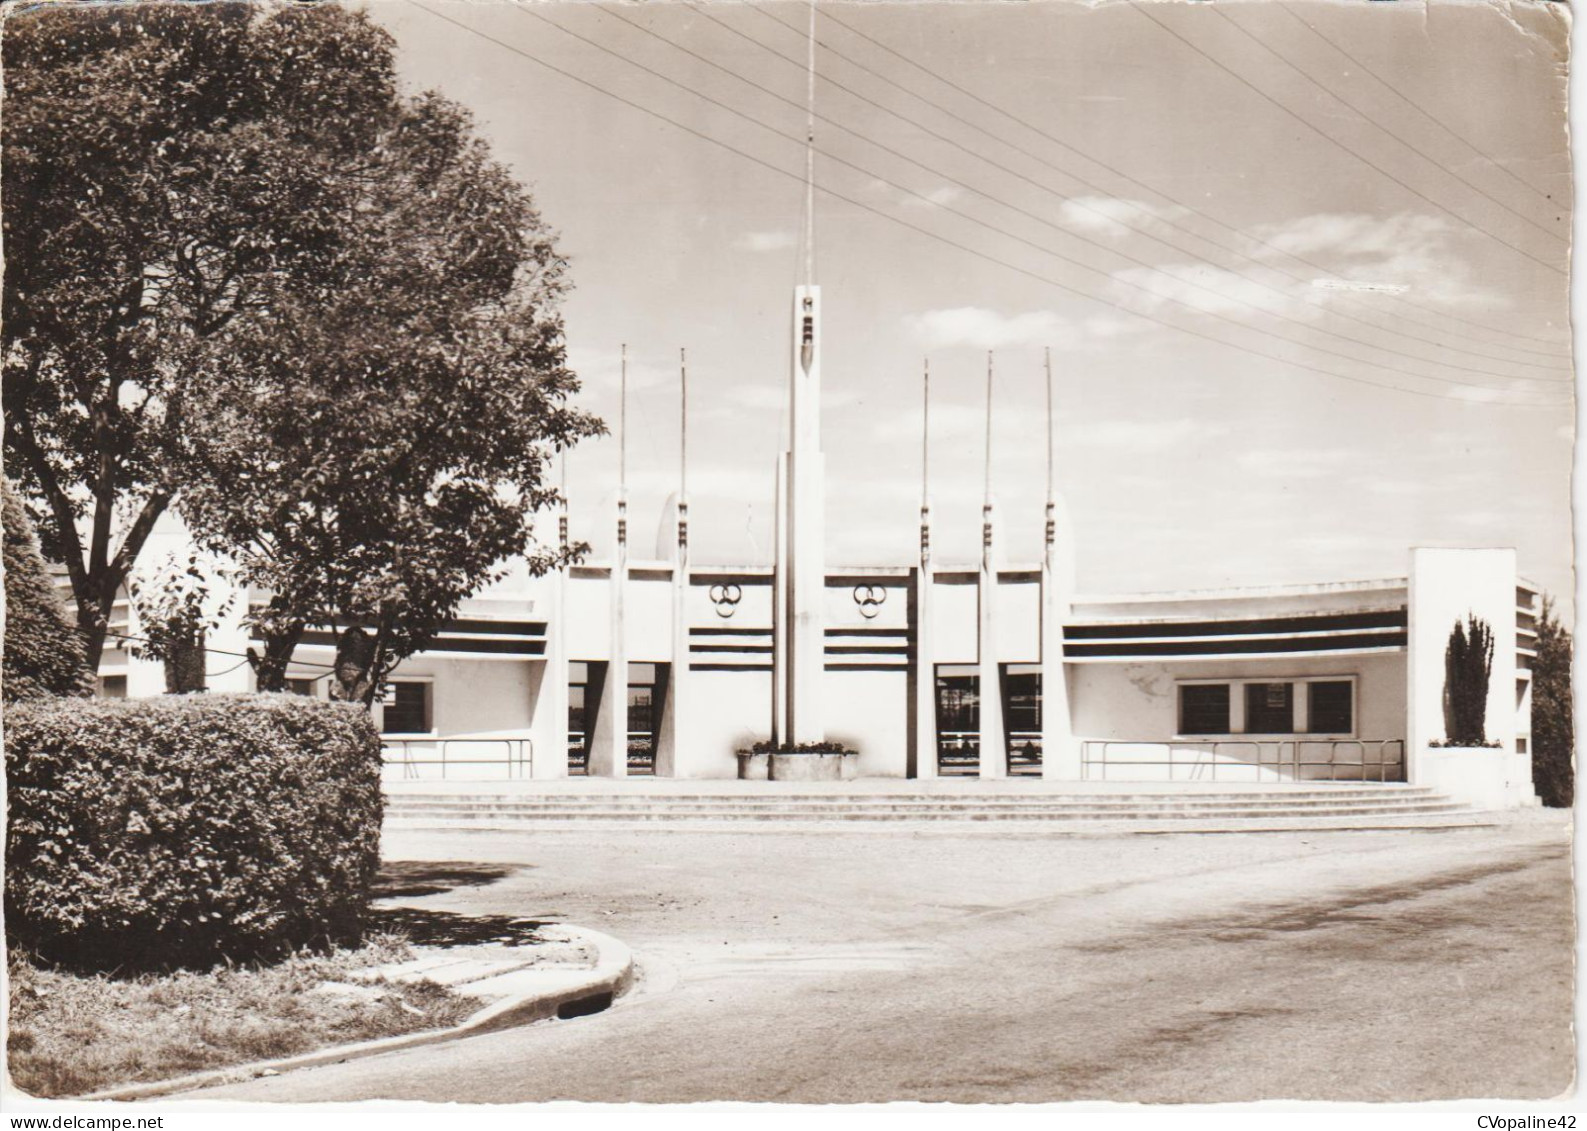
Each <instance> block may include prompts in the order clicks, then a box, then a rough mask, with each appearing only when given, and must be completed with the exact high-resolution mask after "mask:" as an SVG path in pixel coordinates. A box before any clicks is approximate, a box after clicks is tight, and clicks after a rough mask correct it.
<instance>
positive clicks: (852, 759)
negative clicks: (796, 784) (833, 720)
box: [740, 754, 860, 781]
mask: <svg viewBox="0 0 1587 1131" xmlns="http://www.w3.org/2000/svg"><path fill="white" fill-rule="evenodd" d="M740 757H741V758H742V757H743V756H742V755H740ZM768 769H769V770H770V777H771V780H772V781H853V780H854V779H855V778H856V777H858V776H859V770H860V756H859V755H858V754H773V755H771V765H770V766H769V767H768Z"/></svg>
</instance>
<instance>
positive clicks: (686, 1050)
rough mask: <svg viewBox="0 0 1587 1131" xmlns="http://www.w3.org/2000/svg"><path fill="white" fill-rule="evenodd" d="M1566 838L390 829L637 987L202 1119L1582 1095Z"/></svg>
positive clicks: (399, 844)
mask: <svg viewBox="0 0 1587 1131" xmlns="http://www.w3.org/2000/svg"><path fill="white" fill-rule="evenodd" d="M1568 838H1569V827H1568V825H1567V824H1566V823H1565V821H1564V820H1563V819H1561V818H1560V817H1559V816H1558V815H1553V816H1552V817H1550V816H1544V815H1539V814H1533V815H1530V816H1528V817H1526V818H1523V819H1521V820H1520V821H1519V822H1517V823H1514V824H1510V825H1507V826H1505V827H1503V828H1499V829H1490V830H1469V831H1461V832H1442V833H1432V832H1420V833H1405V832H1402V833H1282V834H1223V835H1169V836H1137V837H1117V838H1114V837H1109V838H1055V837H1050V836H1043V835H1039V834H1034V835H1022V834H1004V833H998V832H984V831H976V832H973V833H969V832H959V833H954V832H942V831H940V830H937V829H933V830H931V831H928V832H920V833H901V832H897V831H893V832H888V833H883V834H877V833H869V832H866V833H832V834H821V835H812V834H809V833H799V832H790V831H776V832H770V831H767V832H762V831H750V832H739V831H734V832H721V833H681V832H674V831H666V830H661V831H657V830H642V831H632V832H629V831H622V832H613V831H595V830H578V829H571V830H558V831H555V832H545V833H530V832H500V833H483V832H456V833H419V832H411V833H400V834H391V835H388V838H387V843H386V856H387V859H388V861H390V864H389V866H388V881H389V887H388V890H389V891H390V892H392V893H393V894H395V895H397V896H400V897H401V898H403V899H404V900H405V901H406V902H407V903H409V904H410V905H412V906H415V907H420V908H423V909H424V910H425V912H426V913H427V915H428V916H429V918H430V919H432V920H433V922H434V923H435V924H437V925H438V929H441V930H443V931H444V930H445V928H446V924H448V923H451V922H454V920H453V918H452V916H453V915H455V914H459V913H463V914H469V915H490V916H503V917H509V918H511V917H530V918H543V919H566V920H567V921H569V922H573V923H581V924H585V925H588V926H591V927H595V928H597V929H599V930H602V931H605V932H608V933H610V934H615V935H617V936H618V937H620V938H622V939H624V940H625V941H626V942H628V943H629V944H630V945H632V946H633V947H634V949H635V951H636V952H637V953H638V955H639V957H640V959H641V962H642V963H643V965H644V969H645V978H644V981H643V982H642V984H641V986H640V988H639V989H638V991H637V992H636V993H634V994H633V995H631V996H630V997H629V998H627V999H624V1000H622V1001H620V1002H619V1004H618V1005H617V1006H616V1007H614V1008H613V1009H611V1010H608V1011H607V1012H605V1013H601V1014H598V1015H596V1016H592V1017H586V1018H580V1019H577V1020H572V1021H558V1022H549V1023H544V1024H540V1025H535V1026H531V1027H529V1028H525V1029H520V1030H515V1031H511V1032H505V1033H498V1034H492V1035H489V1036H483V1037H475V1038H471V1039H468V1040H465V1041H460V1042H455V1043H451V1044H448V1045H442V1046H437V1047H432V1048H425V1049H417V1050H412V1051H409V1052H401V1053H395V1054H390V1055H387V1056H382V1057H376V1058H370V1059H366V1060H360V1061H356V1062H351V1063H348V1064H343V1065H331V1066H327V1067H324V1068H317V1069H309V1070H304V1071H300V1072H292V1073H288V1074H285V1075H282V1076H279V1077H274V1078H268V1079H260V1080H254V1081H251V1082H248V1083H246V1084H240V1085H233V1086H230V1087H226V1088H218V1089H210V1090H208V1091H204V1092H198V1093H191V1094H190V1096H191V1097H192V1098H203V1099H225V1098H235V1099H248V1100H264V1101H283V1102H303V1101H327V1100H359V1099H377V1098H387V1099H408V1100H431V1101H441V1100H458V1101H475V1102H493V1103H511V1102H525V1101H536V1100H553V1099H576V1100H591V1101H608V1102H623V1101H653V1102H681V1101H700V1100H768V1101H780V1102H785V1103H792V1102H817V1103H831V1102H844V1101H880V1100H956V1101H965V1102H982V1103H986V1102H1003V1101H1018V1102H1039V1101H1055V1100H1074V1099H1109V1100H1135V1101H1147V1102H1185V1101H1196V1102H1212V1101H1229V1100H1253V1099H1286V1098H1288V1099H1306V1100H1431V1099H1452V1098H1475V1097H1493V1098H1506V1099H1521V1098H1531V1099H1542V1098H1552V1097H1558V1096H1560V1095H1561V1094H1563V1093H1565V1092H1567V1091H1568V1090H1569V1089H1570V1088H1571V1086H1572V1076H1573V1070H1574V1063H1575V1054H1574V1046H1573V1043H1572V1041H1573V1039H1572V1035H1571V1029H1570V1024H1571V1010H1572V986H1573V982H1572V979H1573V969H1572V960H1573V946H1574V943H1573V920H1572V916H1573V910H1572V897H1571V877H1570V852H1569V840H1568ZM425 892H430V893H431V894H421V893H425Z"/></svg>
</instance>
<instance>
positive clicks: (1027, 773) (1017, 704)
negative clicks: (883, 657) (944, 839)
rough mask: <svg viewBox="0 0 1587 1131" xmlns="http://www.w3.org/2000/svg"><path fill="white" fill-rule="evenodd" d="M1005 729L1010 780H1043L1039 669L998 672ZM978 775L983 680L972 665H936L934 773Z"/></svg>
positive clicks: (1033, 666)
mask: <svg viewBox="0 0 1587 1131" xmlns="http://www.w3.org/2000/svg"><path fill="white" fill-rule="evenodd" d="M1000 670H1001V673H1002V679H1001V681H1000V682H1001V683H1002V687H1001V689H1000V690H1001V692H1002V695H1003V724H1004V730H1005V733H1006V735H1007V740H1008V750H1007V755H1008V773H1009V776H1010V777H1040V776H1041V668H1040V667H1039V666H1037V665H1036V664H1007V665H1004V666H1003V667H1002V668H1001V669H1000ZM980 772H981V677H980V669H979V668H978V667H976V666H975V665H973V664H938V665H937V774H938V776H940V777H973V776H975V775H978V774H979V773H980Z"/></svg>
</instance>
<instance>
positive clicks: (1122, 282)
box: [516, 7, 1569, 392]
mask: <svg viewBox="0 0 1587 1131" xmlns="http://www.w3.org/2000/svg"><path fill="white" fill-rule="evenodd" d="M516 10H517V11H518V12H520V13H521V14H523V15H525V16H528V17H530V18H532V19H536V20H539V21H540V22H542V23H545V24H548V25H550V26H551V27H553V28H555V29H556V30H558V31H560V32H562V33H563V34H565V35H567V36H569V37H571V38H573V39H576V40H578V41H580V42H581V43H584V44H587V45H588V46H591V47H594V48H595V49H596V50H598V51H601V52H604V53H605V54H607V55H610V56H612V57H613V58H615V59H618V60H619V61H621V62H624V63H627V64H628V65H630V66H632V67H635V68H636V69H638V70H640V71H643V72H645V73H646V74H648V75H651V76H652V77H654V78H658V79H660V80H662V81H663V82H666V83H668V84H669V85H671V86H674V87H677V88H678V89H680V90H682V91H684V92H685V93H688V94H692V95H694V96H695V97H697V98H700V99H702V100H704V101H706V102H708V103H710V104H712V105H714V106H716V107H718V108H719V109H722V110H725V111H727V112H728V113H730V114H733V115H734V116H735V117H738V118H741V119H743V120H744V121H746V122H749V123H750V124H752V125H754V126H757V127H759V128H760V129H762V130H765V131H767V132H769V133H771V134H774V135H775V136H777V137H780V138H783V139H784V140H787V141H796V142H798V143H799V144H801V145H803V144H805V142H804V139H800V138H796V137H794V136H793V135H790V134H786V133H783V132H782V131H780V130H778V129H776V128H775V127H773V126H770V125H767V124H766V123H765V122H763V121H761V120H760V119H758V118H756V117H754V116H752V115H750V114H747V113H745V112H744V111H742V110H739V109H737V108H736V107H734V106H730V105H728V104H727V103H725V102H722V101H721V100H719V99H716V98H713V97H712V96H710V95H708V94H705V93H702V92H701V91H698V90H696V89H694V88H693V87H691V86H689V85H687V84H685V83H682V82H680V81H678V80H677V79H674V78H672V77H670V76H668V75H666V74H664V73H662V72H661V71H658V70H656V69H655V68H653V67H649V66H647V65H646V64H644V63H641V62H638V61H637V60H635V59H632V58H631V57H629V56H627V55H624V54H623V53H621V52H619V51H617V50H615V49H613V48H611V47H607V46H605V45H604V44H601V43H599V42H597V41H596V40H593V39H591V38H589V37H587V36H584V35H581V34H580V33H578V32H576V31H573V30H571V29H569V28H566V27H564V26H562V25H561V24H559V23H557V22H556V21H555V20H552V19H549V18H548V17H546V16H543V15H541V14H539V13H538V12H535V11H531V10H530V9H528V8H523V7H518V8H516ZM729 73H731V72H729ZM817 152H819V153H821V154H822V156H824V157H826V158H827V159H828V160H831V161H835V162H837V163H838V164H840V165H844V166H847V167H848V168H850V169H853V170H855V171H856V172H858V173H860V174H861V175H863V176H866V177H870V178H872V179H873V180H876V181H879V182H881V183H882V184H885V185H887V186H888V187H890V188H893V189H895V190H897V191H899V192H902V193H905V194H907V195H909V196H912V197H915V198H917V199H919V200H920V201H922V202H924V203H926V204H928V205H930V206H932V207H935V208H937V209H940V210H942V211H945V212H947V213H949V214H950V215H954V216H958V217H960V218H961V219H964V220H967V221H969V222H970V223H973V224H977V225H980V226H981V227H984V228H987V229H988V230H990V231H993V232H996V233H997V234H998V235H1001V236H1003V237H1004V238H1006V239H1010V240H1013V241H1015V242H1017V243H1020V244H1023V245H1025V246H1026V247H1029V248H1031V249H1033V250H1035V251H1038V252H1040V253H1042V254H1045V255H1049V256H1052V257H1053V258H1055V259H1059V260H1062V261H1063V262H1065V263H1068V264H1070V265H1072V266H1075V267H1079V268H1080V269H1081V270H1085V271H1090V272H1092V273H1093V274H1096V275H1100V276H1101V277H1102V279H1103V280H1104V282H1109V283H1115V284H1117V285H1119V286H1124V287H1129V288H1131V289H1133V290H1137V291H1140V292H1142V293H1143V294H1145V295H1147V296H1149V297H1151V298H1153V299H1159V300H1166V301H1169V302H1173V303H1175V304H1177V305H1179V306H1183V307H1185V308H1187V309H1189V310H1191V311H1192V312H1194V313H1196V314H1201V315H1205V316H1207V317H1209V318H1213V319H1216V320H1217V321H1220V322H1224V323H1227V324H1229V325H1231V326H1234V327H1235V328H1236V329H1240V330H1246V331H1249V332H1251V333H1256V334H1262V335H1264V336H1266V337H1270V338H1274V339H1276V340H1278V341H1281V342H1285V343H1287V344H1289V345H1295V346H1300V347H1301V348H1303V349H1310V350H1313V351H1315V352H1317V353H1322V354H1326V355H1328V356H1331V357H1337V358H1340V359H1341V360H1344V361H1348V362H1353V363H1355V364H1360V365H1368V366H1372V367H1373V368H1377V369H1382V370H1384V371H1385V372H1391V373H1399V374H1401V375H1403V376H1407V377H1413V378H1417V379H1420V380H1425V381H1439V382H1445V383H1449V384H1454V385H1464V386H1467V387H1471V388H1479V389H1487V390H1492V391H1495V392H1509V391H1519V392H1537V391H1541V390H1531V389H1521V390H1506V389H1503V388H1497V387H1495V386H1492V385H1489V384H1487V383H1485V382H1473V381H1462V380H1460V379H1458V378H1455V377H1442V376H1437V375H1434V374H1427V373H1419V372H1416V371H1414V370H1410V369H1405V368H1403V367H1401V366H1397V365H1389V364H1385V363H1383V362H1377V361H1372V360H1371V359H1369V358H1362V357H1357V356H1355V355H1353V354H1348V353H1340V352H1339V351H1337V350H1333V349H1329V348H1327V347H1324V346H1319V345H1314V344H1312V343H1310V342H1306V341H1301V340H1298V339H1296V338H1292V337H1288V336H1286V335H1283V334H1278V333H1275V332H1273V331H1272V330H1267V329H1264V328H1262V327H1259V326H1254V325H1249V324H1247V323H1244V322H1240V321H1238V320H1236V319H1234V318H1231V317H1229V316H1227V315H1224V314H1220V313H1218V312H1217V311H1213V310H1208V309H1205V308H1203V307H1200V306H1197V305H1195V304H1194V303H1191V302H1188V301H1186V300H1185V299H1182V298H1179V297H1178V296H1176V295H1173V294H1169V293H1165V292H1163V291H1159V290H1154V289H1152V288H1150V287H1147V286H1144V285H1142V284H1140V283H1137V282H1135V281H1134V280H1131V279H1125V278H1121V277H1119V276H1117V275H1113V274H1110V273H1109V272H1107V271H1104V270H1102V269H1101V268H1097V267H1092V266H1091V265H1090V264H1087V263H1085V262H1083V261H1082V260H1078V259H1075V258H1073V257H1071V256H1068V255H1065V254H1064V253H1063V252H1060V251H1055V250H1053V249H1052V248H1049V247H1045V246H1043V245H1041V244H1037V243H1035V242H1033V241H1031V240H1027V239H1025V238H1024V237H1023V236H1020V235H1019V234H1018V233H1016V232H1012V231H1010V230H1008V229H1007V228H1003V227H1000V226H998V225H996V224H993V223H990V222H989V221H986V220H981V219H979V218H977V217H975V216H973V215H971V214H970V213H968V212H962V211H960V210H959V209H956V208H953V207H951V206H949V205H946V204H943V203H942V202H941V201H938V200H934V199H932V198H931V197H930V196H927V195H926V194H924V193H920V192H917V191H915V190H914V189H911V188H909V187H908V186H906V185H902V184H899V183H898V182H896V181H893V180H891V179H889V178H887V177H884V176H882V175H881V174H880V173H877V172H876V171H875V170H873V169H868V168H866V167H865V166H863V165H859V164H856V163H855V162H852V161H849V160H847V159H845V158H843V157H840V156H838V155H837V154H834V153H831V152H830V151H828V150H824V149H819V148H818V149H817ZM958 183H962V182H958ZM965 187H969V186H965ZM1038 219H1039V217H1038ZM1087 242H1093V243H1094V241H1089V240H1088V241H1087ZM1095 246H1098V247H1100V248H1101V249H1102V250H1104V251H1112V250H1113V249H1110V248H1108V247H1106V246H1105V245H1102V244H1096V245H1095ZM1116 254H1119V255H1120V256H1121V257H1123V258H1125V259H1128V260H1129V261H1130V262H1133V263H1136V264H1138V265H1140V266H1142V267H1144V268H1146V269H1147V270H1149V271H1152V272H1154V273H1157V274H1162V275H1164V276H1165V277H1166V278H1167V279H1169V280H1170V281H1171V282H1174V283H1180V284H1183V285H1188V286H1190V287H1193V288H1194V289H1196V290H1198V291H1202V292H1204V293H1206V294H1209V295H1211V296H1212V298H1213V299H1215V300H1217V301H1220V302H1228V301H1234V302H1235V303H1237V304H1238V305H1240V306H1244V307H1247V308H1248V309H1251V310H1255V311H1257V312H1259V313H1264V314H1269V315H1270V316H1272V317H1275V318H1278V319H1279V320H1281V321H1290V322H1294V321H1296V320H1295V319H1293V318H1289V317H1287V316H1285V315H1282V314H1275V313H1274V312H1272V311H1267V310H1264V309H1262V308H1261V307H1256V306H1254V305H1253V304H1251V303H1248V302H1245V301H1244V300H1238V299H1234V300H1231V299H1230V297H1229V296H1227V295H1225V294H1222V293H1220V292H1218V291H1214V290H1212V289H1210V288H1208V287H1205V286H1202V285H1201V284H1199V283H1195V282H1192V281H1189V280H1185V279H1182V278H1179V277H1177V276H1173V275H1168V274H1167V273H1166V272H1162V271H1160V270H1159V269H1158V268H1155V267H1153V266H1152V264H1150V263H1148V262H1146V261H1145V260H1141V259H1136V258H1135V257H1133V256H1129V255H1125V254H1124V253H1122V252H1118V253H1116ZM1088 297H1094V296H1089V295H1088ZM1298 324H1299V325H1301V327H1302V328H1303V329H1305V330H1313V331H1315V332H1318V333H1325V334H1329V335H1330V336H1333V337H1343V335H1339V334H1335V333H1333V332H1332V331H1329V330H1324V329H1321V328H1318V327H1311V326H1308V325H1306V324H1304V323H1298ZM1344 340H1346V341H1348V342H1351V343H1353V344H1356V345H1360V346H1363V347H1364V348H1367V349H1378V350H1382V351H1384V352H1388V353H1397V354H1399V356H1402V357H1407V358H1409V359H1410V360H1412V361H1416V362H1419V363H1421V364H1424V365H1444V367H1445V368H1449V369H1465V371H1467V372H1472V373H1478V374H1482V375H1485V376H1490V377H1499V378H1501V379H1503V380H1509V381H1530V382H1544V383H1551V382H1556V381H1559V380H1569V378H1547V377H1517V376H1512V375H1509V374H1501V373H1493V372H1491V371H1488V370H1480V369H1479V370H1472V369H1466V367H1463V366H1458V365H1452V364H1446V363H1441V362H1436V361H1432V360H1429V359H1427V358H1421V357H1416V356H1415V355H1412V354H1403V353H1400V352H1399V351H1397V350H1393V349H1391V348H1389V347H1384V346H1373V345H1371V344H1370V343H1365V342H1360V341H1359V340H1357V339H1354V338H1345V339H1344Z"/></svg>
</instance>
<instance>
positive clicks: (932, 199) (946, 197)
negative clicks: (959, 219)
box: [903, 185, 964, 208]
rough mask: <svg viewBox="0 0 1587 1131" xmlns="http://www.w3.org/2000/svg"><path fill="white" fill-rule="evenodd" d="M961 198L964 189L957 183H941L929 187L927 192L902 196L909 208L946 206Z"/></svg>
mask: <svg viewBox="0 0 1587 1131" xmlns="http://www.w3.org/2000/svg"><path fill="white" fill-rule="evenodd" d="M963 198H964V190H963V189H961V188H959V187H958V186H957V185H942V186H940V187H939V188H934V189H931V190H930V191H929V192H923V193H920V194H919V195H910V194H907V193H906V194H904V196H903V201H904V204H905V205H907V206H908V207H910V208H933V207H934V206H938V205H940V206H942V207H944V208H946V207H948V206H949V205H952V204H956V203H957V202H958V201H960V200H962V199H963Z"/></svg>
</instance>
